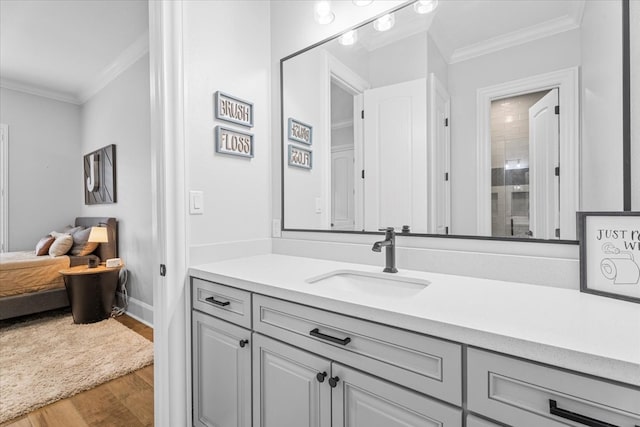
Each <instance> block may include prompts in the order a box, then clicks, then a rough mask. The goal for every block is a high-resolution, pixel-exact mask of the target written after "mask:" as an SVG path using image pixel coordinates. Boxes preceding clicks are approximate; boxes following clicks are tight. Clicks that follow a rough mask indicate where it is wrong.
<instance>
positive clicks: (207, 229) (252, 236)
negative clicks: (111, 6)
mask: <svg viewBox="0 0 640 427" xmlns="http://www.w3.org/2000/svg"><path fill="white" fill-rule="evenodd" d="M183 28H184V34H183V50H184V82H185V86H184V91H185V106H184V110H185V130H184V135H185V141H186V145H187V165H186V170H187V177H186V180H187V183H186V186H187V189H189V190H200V191H203V192H204V214H203V215H192V216H190V217H189V226H188V227H189V228H188V229H189V240H190V262H191V264H198V263H202V262H211V261H215V260H217V259H220V258H221V257H227V256H230V255H231V250H230V249H229V247H231V246H232V247H234V248H244V249H242V250H241V254H244V255H248V254H251V253H256V252H257V253H260V252H268V251H270V250H271V245H270V235H271V215H270V213H271V194H272V189H271V183H270V182H269V177H270V176H271V160H272V159H271V153H272V142H271V140H270V136H271V125H272V124H271V122H270V117H271V112H270V104H269V97H270V93H269V87H270V78H271V75H270V69H269V60H270V56H269V52H270V37H269V3H268V2H261V1H260V2H255V1H213V2H199V1H187V2H184V4H183ZM216 91H223V92H226V93H228V94H230V95H233V96H236V97H238V98H241V99H245V100H247V101H250V102H252V103H253V108H254V114H255V117H254V127H253V128H252V129H248V130H247V131H248V132H250V133H252V134H254V157H253V158H251V159H249V158H242V157H237V156H230V155H223V154H217V153H215V151H214V128H215V126H216V125H225V126H228V127H231V128H234V129H242V127H241V126H237V125H232V124H229V123H226V122H223V121H217V120H214V109H213V95H214V93H215V92H216ZM279 129H280V128H279V126H278V130H279ZM230 245H231V246H230Z"/></svg>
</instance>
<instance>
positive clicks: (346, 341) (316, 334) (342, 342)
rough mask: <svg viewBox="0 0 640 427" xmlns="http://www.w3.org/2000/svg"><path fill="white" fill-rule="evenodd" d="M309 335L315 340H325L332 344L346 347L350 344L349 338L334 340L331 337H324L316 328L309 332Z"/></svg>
mask: <svg viewBox="0 0 640 427" xmlns="http://www.w3.org/2000/svg"><path fill="white" fill-rule="evenodd" d="M309 335H311V336H312V337H316V338H320V339H323V340H327V341H331V342H334V343H336V344H340V345H347V344H349V343H350V342H351V338H349V337H347V338H343V339H340V338H336V337H332V336H331V335H325V334H323V333H321V332H320V331H319V330H318V328H315V329H314V330H313V331H311V332H309Z"/></svg>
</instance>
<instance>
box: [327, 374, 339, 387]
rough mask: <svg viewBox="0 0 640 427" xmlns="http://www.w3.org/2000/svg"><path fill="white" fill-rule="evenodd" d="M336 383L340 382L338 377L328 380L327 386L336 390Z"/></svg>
mask: <svg viewBox="0 0 640 427" xmlns="http://www.w3.org/2000/svg"><path fill="white" fill-rule="evenodd" d="M338 381H340V377H333V378H329V386H330V387H331V388H336V386H337V385H338Z"/></svg>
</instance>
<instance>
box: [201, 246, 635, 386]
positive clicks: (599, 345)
mask: <svg viewBox="0 0 640 427" xmlns="http://www.w3.org/2000/svg"><path fill="white" fill-rule="evenodd" d="M335 270H359V271H364V272H376V273H377V272H381V271H382V267H381V266H380V267H378V266H371V265H362V264H351V263H343V262H336V261H327V260H320V259H312V258H301V257H292V256H285V255H275V254H270V255H261V256H255V257H247V258H238V259H233V260H228V261H221V262H216V263H211V264H203V265H198V266H194V267H191V268H190V269H189V274H190V275H191V276H194V277H198V278H201V279H205V280H210V281H215V282H218V283H223V284H226V285H229V286H235V287H239V288H242V289H246V290H249V291H252V292H257V293H260V294H264V295H269V296H273V297H276V298H281V299H286V300H289V301H294V302H298V303H302V304H306V305H311V306H314V307H318V308H322V309H326V310H331V311H335V312H338V313H342V314H347V315H350V316H354V317H359V318H362V319H367V320H373V321H375V322H378V323H383V324H387V325H392V326H396V327H400V328H404V329H408V330H412V331H416V332H420V333H424V334H428V335H432V336H436V337H440V338H445V339H449V340H452V341H457V342H460V343H464V344H469V345H473V346H477V347H481V348H485V349H489V350H494V351H498V352H502V353H506V354H510V355H514V356H519V357H523V358H526V359H530V360H535V361H538V362H543V363H548V364H551V365H555V366H558V367H562V368H566V369H571V370H575V371H579V372H584V373H587V374H592V375H596V376H599V377H603V378H608V379H612V380H616V381H621V382H624V383H628V384H633V385H636V386H640V304H635V303H631V302H627V301H621V300H616V299H612V298H606V297H600V296H596V295H591V294H586V293H581V292H579V291H576V290H568V289H559V288H551V287H545V286H536V285H526V284H522V283H511V282H502V281H496V280H486V279H478V278H472V277H463V276H454V275H446V274H437V273H428V272H420V271H410V270H400V272H399V273H397V276H407V277H413V278H418V279H426V280H428V281H430V282H431V283H430V284H429V286H427V287H426V288H424V289H423V290H421V291H420V292H418V293H417V294H415V295H413V296H411V297H406V298H403V297H397V298H383V297H380V296H376V295H373V294H371V293H367V292H350V291H347V290H340V289H336V288H335V287H327V286H323V285H322V284H319V283H314V284H310V283H307V282H306V280H307V279H309V278H313V277H316V276H319V275H322V274H325V273H329V272H331V271H335ZM390 276H391V275H390ZM393 276H396V275H393Z"/></svg>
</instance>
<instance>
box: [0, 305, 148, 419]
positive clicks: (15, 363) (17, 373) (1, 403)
mask: <svg viewBox="0 0 640 427" xmlns="http://www.w3.org/2000/svg"><path fill="white" fill-rule="evenodd" d="M152 362H153V343H151V341H149V340H147V339H146V338H144V337H142V336H140V335H139V334H137V333H135V332H133V331H132V330H131V329H129V328H127V327H126V326H124V325H122V324H121V323H119V322H118V321H117V320H114V319H108V320H103V321H101V322H97V323H90V324H86V325H76V324H74V323H73V318H72V317H71V315H70V314H65V315H58V316H55V317H44V318H39V319H34V320H29V321H27V322H23V323H17V324H14V325H11V326H7V327H2V328H0V423H2V422H4V421H7V420H10V419H13V418H15V417H18V416H20V415H23V414H25V413H28V412H31V411H33V410H34V409H37V408H39V407H41V406H44V405H47V404H49V403H53V402H55V401H57V400H60V399H64V398H66V397H69V396H72V395H74V394H76V393H79V392H81V391H84V390H88V389H90V388H93V387H95V386H97V385H99V384H102V383H104V382H107V381H109V380H111V379H114V378H117V377H120V376H122V375H125V374H127V373H129V372H132V371H134V370H136V369H139V368H142V367H144V366H147V365H149V364H151V363H152Z"/></svg>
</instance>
